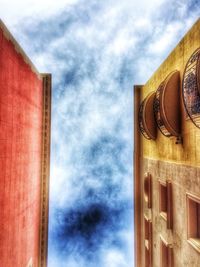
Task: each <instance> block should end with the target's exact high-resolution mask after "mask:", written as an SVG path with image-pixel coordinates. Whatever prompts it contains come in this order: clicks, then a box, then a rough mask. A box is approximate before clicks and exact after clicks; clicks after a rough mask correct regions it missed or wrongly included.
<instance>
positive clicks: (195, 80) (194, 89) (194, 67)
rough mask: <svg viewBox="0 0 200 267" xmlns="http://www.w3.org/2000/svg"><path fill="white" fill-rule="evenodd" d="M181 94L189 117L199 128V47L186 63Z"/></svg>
mask: <svg viewBox="0 0 200 267" xmlns="http://www.w3.org/2000/svg"><path fill="white" fill-rule="evenodd" d="M182 94H183V102H184V106H185V109H186V111H187V114H188V116H189V118H190V119H191V120H192V122H193V123H194V124H195V125H196V126H197V127H198V128H200V48H198V49H197V50H196V51H195V52H194V53H193V54H192V56H191V57H190V59H189V60H188V62H187V64H186V67H185V71H184V75H183V84H182Z"/></svg>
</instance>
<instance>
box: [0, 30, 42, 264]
mask: <svg viewBox="0 0 200 267" xmlns="http://www.w3.org/2000/svg"><path fill="white" fill-rule="evenodd" d="M1 26H2V25H1ZM10 37H11V36H10V35H9V34H8V32H7V31H6V30H5V29H4V27H3V26H2V27H0V266H2V267H11V266H18V267H25V266H27V264H28V262H29V261H30V259H31V258H32V263H33V265H34V266H38V258H39V256H38V254H39V226H40V181H41V156H42V154H41V148H42V106H43V84H42V78H41V77H40V75H39V74H38V73H37V72H36V71H35V70H34V67H32V65H31V64H29V62H28V60H27V58H26V57H24V55H23V53H21V51H17V47H16V44H15V43H14V41H13V40H12V38H10ZM25 61H26V62H25ZM30 262H31V261H30Z"/></svg>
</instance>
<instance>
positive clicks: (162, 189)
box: [159, 181, 167, 220]
mask: <svg viewBox="0 0 200 267" xmlns="http://www.w3.org/2000/svg"><path fill="white" fill-rule="evenodd" d="M159 195H160V215H161V216H162V217H163V219H165V220H167V186H166V184H164V183H163V182H161V181H160V183H159Z"/></svg>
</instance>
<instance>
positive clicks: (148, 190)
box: [144, 173, 152, 209]
mask: <svg viewBox="0 0 200 267" xmlns="http://www.w3.org/2000/svg"><path fill="white" fill-rule="evenodd" d="M144 200H145V202H147V206H148V208H149V209H150V208H151V207H152V181H151V174H150V173H146V174H145V177H144Z"/></svg>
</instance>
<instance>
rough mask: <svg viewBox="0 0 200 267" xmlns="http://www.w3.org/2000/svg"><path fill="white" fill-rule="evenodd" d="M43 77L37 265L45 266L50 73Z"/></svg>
mask: <svg viewBox="0 0 200 267" xmlns="http://www.w3.org/2000/svg"><path fill="white" fill-rule="evenodd" d="M41 77H42V79H43V110H42V113H43V115H42V120H43V122H42V162H41V196H40V205H41V206H40V233H39V236H40V239H39V267H46V266H47V257H48V218H49V176H50V141H51V134H50V133H51V74H46V73H44V74H41Z"/></svg>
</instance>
